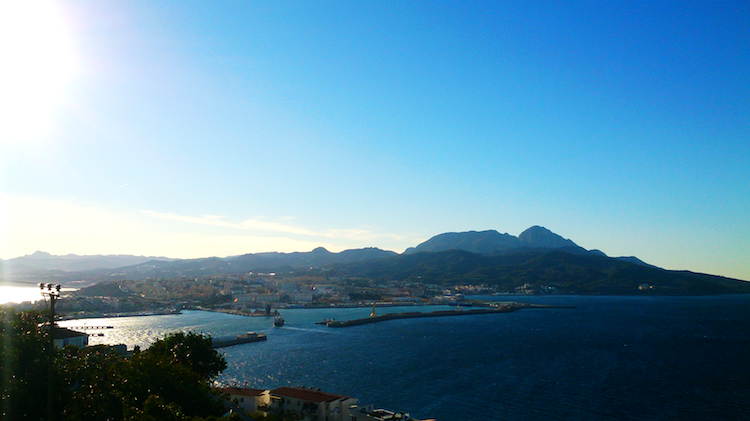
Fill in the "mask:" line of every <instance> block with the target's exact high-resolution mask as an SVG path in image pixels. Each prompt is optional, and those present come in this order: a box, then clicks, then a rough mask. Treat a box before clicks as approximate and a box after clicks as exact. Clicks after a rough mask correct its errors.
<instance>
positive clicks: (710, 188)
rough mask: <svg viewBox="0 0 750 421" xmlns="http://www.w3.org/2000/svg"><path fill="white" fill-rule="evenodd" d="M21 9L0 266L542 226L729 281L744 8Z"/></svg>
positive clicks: (734, 261)
mask: <svg viewBox="0 0 750 421" xmlns="http://www.w3.org/2000/svg"><path fill="white" fill-rule="evenodd" d="M30 4H33V7H31V8H24V7H15V6H9V5H7V4H6V5H4V6H2V7H5V8H6V10H5V13H0V15H2V16H6V18H5V19H6V21H5V22H4V24H5V25H0V27H6V29H5V30H4V32H3V33H2V38H4V41H3V43H4V44H2V47H3V50H0V51H3V56H4V59H3V60H4V61H5V63H4V67H6V70H4V72H5V73H4V74H0V80H2V82H0V83H2V88H3V89H4V90H5V91H4V92H6V93H7V92H10V94H9V95H4V99H2V100H0V101H2V102H3V103H4V104H3V105H2V107H3V108H2V109H0V112H2V114H3V123H4V124H2V125H0V200H2V205H3V206H2V209H4V210H2V213H0V229H2V233H3V235H2V238H0V252H1V253H0V258H12V257H17V256H20V255H24V254H29V253H33V252H34V251H35V250H44V251H48V252H50V253H53V254H67V253H75V254H137V255H163V256H170V257H206V256H226V255H235V254H243V253H248V252H262V251H287V252H288V251H308V250H311V249H312V248H314V247H316V246H324V247H326V248H328V249H329V250H331V251H341V250H344V249H347V248H359V247H368V246H373V247H379V248H383V249H389V250H394V251H397V252H401V251H403V250H404V249H405V248H407V247H410V246H414V245H416V244H418V243H420V242H422V241H425V240H427V239H428V238H430V237H431V236H433V235H436V234H439V233H442V232H448V231H466V230H485V229H496V230H498V231H500V232H508V233H510V234H513V235H518V234H520V233H521V232H522V231H523V230H524V229H526V228H528V227H530V226H532V225H542V226H545V227H547V228H549V229H550V230H552V231H554V232H556V233H558V234H560V235H562V236H563V237H566V238H570V239H572V240H573V241H575V242H576V243H578V244H579V245H581V246H582V247H585V248H587V249H592V248H596V249H600V250H602V251H604V252H605V253H607V254H608V255H611V256H621V255H636V256H638V257H640V258H641V259H643V260H645V261H647V262H649V263H652V264H655V265H657V266H660V267H665V268H668V269H687V270H693V271H700V272H708V273H713V274H719V275H725V276H732V277H738V278H741V279H746V280H750V263H748V261H749V260H748V258H747V256H748V255H750V170H749V169H748V162H750V141H749V140H750V54H748V52H750V31H749V30H748V28H750V3H747V2H741V1H721V2H708V1H700V2H699V1H695V2H690V1H673V2H671V1H663V2H653V1H644V2H637V1H627V2H626V1H622V2H597V1H590V2H586V1H583V2H548V1H544V2H541V1H540V2H536V1H522V2H521V1H519V2H384V1H381V2H251V1H246V2H245V1H243V2H239V1H237V2H231V1H226V2H118V1H108V2H99V1H75V2H74V1H51V0H47V1H40V2H38V3H30ZM0 19H2V18H0ZM0 23H3V22H0ZM8 28H9V29H8Z"/></svg>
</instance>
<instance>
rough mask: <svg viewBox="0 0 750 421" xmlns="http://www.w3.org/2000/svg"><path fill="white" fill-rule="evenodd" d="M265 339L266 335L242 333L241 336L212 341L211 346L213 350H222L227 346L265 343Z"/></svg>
mask: <svg viewBox="0 0 750 421" xmlns="http://www.w3.org/2000/svg"><path fill="white" fill-rule="evenodd" d="M266 339H267V338H266V335H264V334H263V333H256V332H247V333H243V334H242V335H237V336H235V337H233V338H232V337H229V338H218V339H214V340H213V343H212V346H213V348H224V347H227V346H234V345H240V344H246V343H249V342H260V341H265V340H266Z"/></svg>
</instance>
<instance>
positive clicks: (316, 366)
mask: <svg viewBox="0 0 750 421" xmlns="http://www.w3.org/2000/svg"><path fill="white" fill-rule="evenodd" d="M482 298H486V299H493V298H494V299H498V300H499V301H504V300H509V299H510V300H516V301H519V302H533V303H541V304H554V305H573V306H576V308H573V309H562V308H560V309H524V310H520V311H516V312H513V313H503V314H490V315H471V316H462V317H446V318H425V319H402V320H390V321H386V322H382V323H374V324H367V325H360V326H356V327H350V328H342V329H332V328H326V327H325V326H321V325H317V324H315V322H318V321H321V320H323V319H329V318H335V319H338V320H346V319H354V318H362V317H367V316H368V315H369V313H370V311H371V309H370V308H344V309H341V308H335V309H333V308H332V309H316V310H305V309H295V310H283V311H282V315H283V317H284V318H285V319H286V322H287V324H286V326H284V327H282V328H273V327H272V319H270V318H263V317H259V318H256V317H242V316H234V315H227V314H221V313H211V312H200V311H186V312H184V313H183V314H181V315H167V316H150V317H128V318H112V319H87V320H74V321H67V322H62V323H61V324H62V325H65V326H81V325H84V324H85V325H88V326H112V327H113V328H112V329H104V330H92V331H90V332H91V333H102V334H103V335H104V336H101V337H100V336H94V337H92V338H91V343H109V344H115V343H125V344H128V345H129V347H132V346H133V345H139V346H142V347H146V346H148V345H149V344H150V343H152V342H153V341H154V340H156V339H158V338H160V337H162V336H163V335H164V334H165V333H167V332H171V331H177V330H181V331H194V332H203V333H206V334H211V335H212V336H214V337H220V336H228V335H236V334H240V333H244V332H246V331H263V332H264V333H266V334H267V335H268V341H266V342H259V343H250V344H244V345H240V346H235V347H230V348H224V349H222V352H223V353H224V354H225V356H226V358H227V362H228V365H229V367H228V368H227V370H226V371H225V372H224V373H223V374H222V375H221V377H220V378H219V382H221V383H222V384H233V385H239V386H242V385H247V386H248V387H255V388H276V387H280V386H307V387H315V388H320V389H322V390H324V391H327V392H331V393H338V394H343V395H348V396H353V397H356V398H359V399H360V401H361V402H363V403H372V404H375V405H376V406H381V407H386V408H390V409H394V410H399V411H405V412H409V413H411V415H412V416H414V417H417V418H427V417H434V418H437V419H438V420H440V421H451V420H496V419H511V420H538V419H553V420H565V419H576V420H603V419H640V420H667V419H670V420H671V419H695V420H698V419H715V420H723V419H726V420H730V419H731V420H737V419H749V418H748V413H750V358H748V357H750V296H748V295H740V296H713V297H602V296H597V297H591V296H543V297H519V296H514V297H482ZM445 308H447V307H442V306H426V307H419V308H416V310H418V311H433V310H437V309H445ZM377 311H378V312H379V313H384V312H399V311H415V308H414V307H404V308H388V309H377Z"/></svg>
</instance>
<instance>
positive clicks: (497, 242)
mask: <svg viewBox="0 0 750 421" xmlns="http://www.w3.org/2000/svg"><path fill="white" fill-rule="evenodd" d="M522 248H540V249H555V248H565V249H569V250H568V251H569V252H572V253H585V252H586V250H585V249H584V248H582V247H579V246H578V245H577V244H576V243H574V242H573V241H571V240H568V239H565V238H563V237H561V236H559V235H557V234H555V233H553V232H552V231H550V230H548V229H547V228H544V227H540V226H538V225H535V226H533V227H531V228H529V229H527V230H526V231H524V232H522V233H521V235H519V236H518V237H515V236H513V235H510V234H507V233H506V234H500V233H499V232H497V231H495V230H488V231H468V232H449V233H445V234H440V235H436V236H434V237H432V238H430V239H429V240H427V241H425V242H424V243H421V244H419V245H418V246H416V247H413V248H410V249H407V250H406V251H405V252H404V254H412V253H420V252H430V253H434V252H438V251H445V250H465V251H470V252H472V253H479V254H498V253H504V252H508V251H512V250H518V249H522Z"/></svg>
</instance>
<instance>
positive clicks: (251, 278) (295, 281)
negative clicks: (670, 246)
mask: <svg viewBox="0 0 750 421" xmlns="http://www.w3.org/2000/svg"><path fill="white" fill-rule="evenodd" d="M556 292H557V291H556V289H555V287H553V286H546V285H542V286H541V287H534V286H532V285H531V284H524V285H522V286H519V287H517V288H515V289H514V290H513V291H507V290H506V291H503V290H498V289H497V288H495V287H493V286H492V285H486V284H470V283H465V284H461V285H455V286H450V287H446V286H441V285H436V284H428V283H419V282H403V281H391V282H376V281H373V280H370V279H358V278H346V279H339V278H330V277H325V276H317V277H316V276H279V275H277V274H275V273H248V274H244V275H222V276H212V277H204V278H189V279H187V278H176V279H148V280H117V281H108V282H102V283H99V284H95V285H92V286H88V287H83V288H80V289H73V288H67V289H66V288H64V289H63V291H62V295H61V298H62V299H61V300H60V302H59V303H58V305H57V310H56V311H57V314H58V316H59V317H60V318H62V319H79V318H93V317H116V316H134V315H144V314H173V313H178V312H179V311H181V310H184V309H194V310H208V311H219V312H225V313H230V314H239V315H247V316H253V315H256V316H263V315H268V314H269V312H272V313H273V314H275V313H276V312H278V310H281V309H290V308H331V307H371V306H372V305H373V304H375V303H377V305H378V307H388V306H418V305H441V304H450V305H456V304H460V303H467V299H466V297H467V296H472V295H509V296H510V295H537V294H555V293H556ZM467 305H471V304H470V303H467ZM12 306H14V307H15V308H16V309H19V310H21V309H34V308H37V309H39V307H40V306H42V303H40V302H36V303H33V304H32V303H17V304H12Z"/></svg>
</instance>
